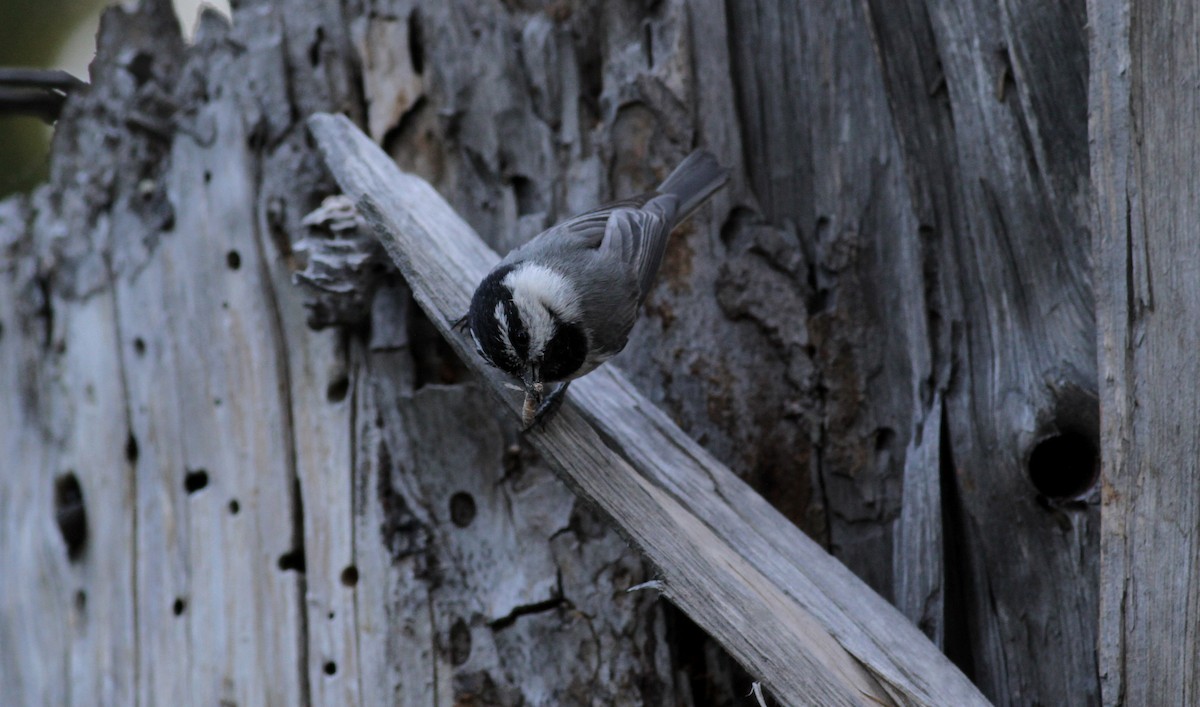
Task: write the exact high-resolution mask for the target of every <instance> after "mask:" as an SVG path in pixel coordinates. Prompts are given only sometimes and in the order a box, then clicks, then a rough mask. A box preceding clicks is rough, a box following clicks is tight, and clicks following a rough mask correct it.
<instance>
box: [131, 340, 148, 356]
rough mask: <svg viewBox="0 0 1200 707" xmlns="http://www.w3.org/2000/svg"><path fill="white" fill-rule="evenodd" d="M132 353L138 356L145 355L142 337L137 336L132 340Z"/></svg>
mask: <svg viewBox="0 0 1200 707" xmlns="http://www.w3.org/2000/svg"><path fill="white" fill-rule="evenodd" d="M133 352H134V353H135V354H137V355H138V356H144V355H145V354H146V342H145V341H144V340H143V339H142V337H140V336H139V337H137V338H136V339H134V340H133Z"/></svg>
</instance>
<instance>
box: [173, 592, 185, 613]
mask: <svg viewBox="0 0 1200 707" xmlns="http://www.w3.org/2000/svg"><path fill="white" fill-rule="evenodd" d="M186 608H187V602H186V601H184V600H183V597H175V604H174V605H173V606H172V607H171V612H172V613H173V614H175V615H176V616H182V615H183V611H184V609H186Z"/></svg>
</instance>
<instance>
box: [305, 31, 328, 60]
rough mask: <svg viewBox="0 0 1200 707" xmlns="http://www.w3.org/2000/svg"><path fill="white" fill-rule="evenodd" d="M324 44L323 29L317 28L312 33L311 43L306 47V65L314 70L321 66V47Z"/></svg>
mask: <svg viewBox="0 0 1200 707" xmlns="http://www.w3.org/2000/svg"><path fill="white" fill-rule="evenodd" d="M324 43H325V29H324V28H323V27H318V28H317V31H316V32H314V33H313V41H312V42H311V43H310V44H309V45H308V63H309V65H311V66H312V67H314V68H316V67H318V66H320V65H321V45H322V44H324Z"/></svg>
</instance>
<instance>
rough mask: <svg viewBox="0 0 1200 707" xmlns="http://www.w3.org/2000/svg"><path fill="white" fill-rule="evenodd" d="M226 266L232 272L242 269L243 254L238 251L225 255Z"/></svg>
mask: <svg viewBox="0 0 1200 707" xmlns="http://www.w3.org/2000/svg"><path fill="white" fill-rule="evenodd" d="M225 264H226V265H228V266H229V269H230V270H237V269H238V268H240V267H242V254H241V253H239V252H237V251H236V250H231V251H229V252H228V253H226V254H225Z"/></svg>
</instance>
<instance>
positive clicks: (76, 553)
mask: <svg viewBox="0 0 1200 707" xmlns="http://www.w3.org/2000/svg"><path fill="white" fill-rule="evenodd" d="M54 520H55V522H57V523H58V531H59V532H60V533H62V537H63V542H64V543H65V544H66V546H67V559H69V560H70V561H71V562H77V561H79V558H81V557H83V551H84V549H85V548H86V547H87V539H88V529H87V509H86V507H85V506H84V501H83V488H82V487H81V486H80V485H79V479H78V478H76V477H75V472H72V471H68V472H67V473H65V474H63V475H62V476H60V477H58V478H57V479H56V480H55V481H54Z"/></svg>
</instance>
